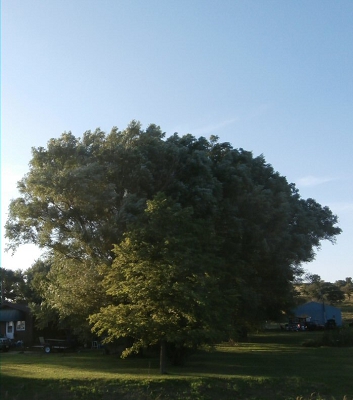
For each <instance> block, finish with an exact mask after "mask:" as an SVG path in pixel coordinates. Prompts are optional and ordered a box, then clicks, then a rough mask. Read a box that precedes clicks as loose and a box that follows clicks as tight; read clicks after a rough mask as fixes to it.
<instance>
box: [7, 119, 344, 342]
mask: <svg viewBox="0 0 353 400" xmlns="http://www.w3.org/2000/svg"><path fill="white" fill-rule="evenodd" d="M19 191H20V197H19V198H17V199H15V200H13V201H12V202H11V205H10V209H9V218H8V221H7V223H6V236H7V238H8V239H9V243H10V245H9V249H12V250H15V249H16V247H17V246H19V245H21V244H23V243H34V244H36V245H38V246H40V247H42V248H44V249H46V250H47V251H48V252H49V258H50V263H51V271H50V274H49V275H48V280H49V281H50V282H49V284H48V286H47V291H46V295H45V298H46V301H47V302H48V304H51V305H52V306H53V307H55V309H56V310H58V312H59V314H60V315H61V316H62V317H65V318H66V319H70V318H73V320H74V319H75V318H76V317H75V315H77V313H78V312H81V310H82V313H83V314H82V317H84V318H87V317H89V316H92V318H91V321H92V323H94V324H95V329H96V330H98V331H99V332H103V331H104V330H106V332H110V333H109V336H110V337H111V338H114V337H117V336H119V335H121V336H124V335H126V332H127V330H128V329H130V328H128V324H135V325H134V329H133V333H134V335H133V336H134V337H135V340H136V343H137V342H138V341H139V340H140V341H141V343H142V342H143V343H145V342H146V341H147V342H150V343H152V342H154V341H155V340H161V339H163V338H165V339H166V340H175V341H176V340H180V341H182V340H184V341H186V342H187V341H189V340H190V337H191V335H194V338H193V340H192V342H193V343H196V342H197V340H200V341H202V340H206V338H211V337H213V336H214V337H216V336H218V334H219V333H220V332H223V333H225V332H229V329H230V326H231V327H233V328H234V327H235V326H237V327H239V326H243V327H247V326H251V325H252V324H255V323H257V322H259V321H263V320H265V319H268V318H274V317H276V315H278V314H279V313H280V312H281V311H282V310H283V309H285V308H286V307H289V306H290V305H291V302H292V300H293V296H292V295H293V291H292V282H293V281H294V280H295V279H296V278H297V277H298V276H300V275H301V274H302V272H303V271H302V269H301V264H302V263H303V262H308V261H311V260H312V259H313V258H314V257H315V251H316V249H318V248H319V247H320V243H321V241H322V240H329V241H331V242H334V240H335V236H336V235H338V234H339V233H340V229H339V228H338V227H337V217H336V216H335V215H333V214H332V212H331V210H330V209H329V208H328V207H323V206H321V205H320V204H318V203H317V202H316V201H315V200H313V199H307V200H305V199H302V198H301V197H300V195H299V192H298V190H297V189H296V187H295V185H294V184H291V183H288V182H287V180H286V178H285V177H283V176H281V175H280V174H279V173H278V172H276V171H275V170H274V169H273V168H272V166H271V165H270V164H267V163H266V161H265V159H264V157H263V156H262V155H261V156H258V157H254V156H253V155H252V153H251V152H248V151H245V150H243V149H234V148H233V147H232V146H231V145H230V144H229V143H220V142H219V141H218V138H217V137H215V136H212V137H211V138H210V140H206V139H205V138H203V137H200V138H195V137H194V136H192V135H189V134H188V135H185V136H181V137H180V136H179V135H178V134H174V135H172V136H170V137H168V138H165V134H164V133H163V132H162V131H161V129H160V128H159V127H158V126H156V125H150V126H149V127H148V128H147V129H146V130H143V129H142V128H141V126H140V124H139V123H137V122H135V121H133V122H132V123H131V124H130V125H129V126H128V127H127V128H126V129H125V130H123V131H119V130H118V129H117V128H113V129H112V131H111V132H110V133H109V134H105V133H104V132H102V131H101V130H99V129H97V130H96V131H95V132H90V131H88V132H85V133H84V135H83V136H82V138H76V137H75V136H73V135H72V134H71V133H70V132H69V133H64V134H62V135H61V137H60V138H58V139H51V140H50V141H49V142H48V145H47V147H46V148H43V147H40V148H33V149H32V160H31V163H30V169H29V172H28V174H27V175H26V176H25V177H24V178H23V179H22V180H21V181H20V182H19ZM166 238H167V239H166ZM70 277H73V279H74V280H78V279H82V281H83V283H82V285H83V287H85V290H87V291H88V292H90V293H91V294H92V295H91V297H90V298H87V296H86V295H85V294H84V293H83V291H80V290H79V288H77V290H75V289H74V286H73V281H72V280H70ZM140 281H143V282H144V289H143V291H144V293H145V302H146V305H148V310H145V311H144V310H142V309H141V310H138V306H139V305H140V306H142V297H141V296H139V292H138V291H136V288H134V287H133V286H134V285H136V282H140ZM85 285H86V286H85ZM53 288H55V290H54V289H53ZM170 292H172V293H173V296H170ZM153 296H155V297H153ZM186 299H187V300H186ZM188 301H189V302H190V308H185V305H183V303H187V302H188ZM87 302H88V303H87ZM84 304H86V305H87V307H84V306H83V305H84ZM167 310H173V311H170V312H169V311H167ZM117 311H118V312H119V317H118V318H117V319H114V318H109V315H112V314H110V313H116V312H117ZM206 311H207V312H206ZM220 312H221V313H222V314H220V315H222V318H218V317H217V313H220ZM148 313H150V314H151V315H155V316H156V317H155V319H154V320H153V323H152V322H151V321H149V323H147V322H146V323H145V322H144V321H146V320H147V319H148V315H149V314H148ZM168 313H169V314H168ZM134 315H136V320H135V321H134V322H133V319H134V318H133V316H134ZM123 316H124V318H123ZM123 320H124V321H125V322H124V321H123ZM109 321H110V322H109ZM138 325H140V326H138ZM131 329H132V328H131ZM157 330H158V332H159V333H158V335H157V333H156V332H157ZM172 332H174V335H175V336H173V335H172ZM188 332H189V333H188ZM196 332H197V334H196ZM142 333H143V334H142ZM152 337H153V338H154V339H153V340H152ZM197 337H198V338H199V339H197Z"/></svg>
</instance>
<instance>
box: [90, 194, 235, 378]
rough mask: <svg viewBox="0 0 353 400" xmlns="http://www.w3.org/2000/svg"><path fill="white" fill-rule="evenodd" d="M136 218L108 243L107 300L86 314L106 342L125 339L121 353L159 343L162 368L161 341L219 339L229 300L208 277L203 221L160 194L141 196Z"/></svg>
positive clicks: (207, 230) (215, 263)
mask: <svg viewBox="0 0 353 400" xmlns="http://www.w3.org/2000/svg"><path fill="white" fill-rule="evenodd" d="M142 220H143V221H141V220H140V221H138V223H136V224H135V226H134V227H133V228H132V229H130V230H129V231H128V232H127V233H126V235H125V238H124V240H123V241H122V242H121V243H120V244H119V245H117V246H115V251H114V252H115V255H116V258H115V260H114V262H113V265H112V267H111V268H109V270H108V271H106V274H105V278H104V280H103V285H104V286H105V287H106V290H107V294H108V295H110V296H111V298H112V302H111V304H110V305H109V306H107V307H103V308H101V310H100V312H99V313H97V314H95V315H92V316H91V317H90V321H91V323H92V324H93V330H94V331H95V332H96V333H97V334H98V335H100V336H105V337H106V341H112V340H114V339H118V338H122V337H125V338H126V337H130V338H133V345H132V346H131V347H129V348H127V349H126V350H125V351H124V352H123V354H122V356H123V357H124V356H127V355H128V354H130V353H132V352H137V351H139V350H140V349H141V348H142V347H145V346H150V345H155V344H157V343H159V344H160V369H161V373H165V372H166V356H165V354H166V353H165V352H166V345H167V344H168V343H171V344H173V345H174V346H175V347H177V348H178V347H179V348H185V347H195V346H198V345H199V344H201V343H205V342H206V343H207V342H214V341H215V340H217V339H220V338H221V335H222V334H224V332H226V331H227V330H229V329H230V326H231V321H230V316H231V315H232V312H231V307H232V306H233V307H234V304H233V305H232V304H230V301H229V299H230V298H232V297H231V296H227V297H225V294H224V293H222V288H221V287H220V284H219V283H220V282H221V280H219V279H217V278H215V276H217V274H215V273H214V271H213V270H214V269H215V268H220V269H221V265H220V261H219V260H218V259H217V258H216V256H215V255H214V254H216V251H214V250H215V246H216V245H217V242H216V240H215V238H214V234H213V229H212V226H210V224H209V223H208V222H207V221H205V220H199V219H197V218H194V217H193V211H192V208H190V207H188V208H184V209H183V208H182V207H181V206H180V204H178V203H175V202H174V201H173V200H171V199H170V198H167V197H166V196H164V195H163V194H162V193H159V194H157V195H156V196H155V198H154V199H153V200H151V201H148V202H147V207H146V211H145V214H144V216H143V217H142ZM219 275H220V274H219Z"/></svg>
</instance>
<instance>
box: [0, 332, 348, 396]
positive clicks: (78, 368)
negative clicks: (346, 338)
mask: <svg viewBox="0 0 353 400" xmlns="http://www.w3.org/2000/svg"><path fill="white" fill-rule="evenodd" d="M315 335H319V333H315V332H313V333H309V332H307V333H292V332H285V333H283V332H276V333H267V334H259V335H254V336H252V337H250V342H249V343H238V344H234V345H230V344H228V343H224V344H220V345H218V346H217V347H216V348H215V349H214V350H213V351H211V352H206V351H205V352H198V353H195V354H194V355H193V356H192V357H190V359H189V361H188V363H187V365H186V366H185V367H173V366H169V367H168V375H165V376H161V375H160V374H159V366H158V358H157V357H156V358H148V357H144V358H129V359H126V360H122V359H120V358H118V357H117V356H106V355H103V354H102V353H101V352H99V351H90V352H82V353H67V354H55V353H53V354H49V355H48V354H42V353H27V354H26V353H24V354H15V353H13V352H10V353H8V354H2V355H1V400H3V399H10V400H13V399H16V400H22V399H31V398H33V399H38V400H41V399H43V400H44V399H47V398H48V393H49V392H50V391H54V392H55V394H56V397H51V398H55V400H64V399H65V400H71V399H85V400H86V399H91V400H96V399H104V400H112V399H116V398H124V399H133V400H139V399H151V400H152V399H155V400H157V399H158V400H162V399H174V400H175V399H183V400H184V399H185V400H186V399H190V400H191V399H199V400H203V399H204V400H207V399H209V400H213V399H229V398H236V399H248V398H252V399H254V400H255V399H258V400H260V399H271V400H276V399H277V400H279V399H294V400H296V398H297V397H300V396H302V399H309V398H310V396H311V394H312V393H315V395H313V396H312V397H311V399H319V398H320V399H330V400H332V398H333V397H334V398H335V399H336V400H342V399H343V396H344V395H347V396H348V397H347V400H352V399H353V379H352V377H353V365H352V359H353V348H329V347H319V348H317V347H315V348H306V347H303V346H302V342H303V341H304V340H306V339H307V338H308V337H315ZM31 396H32V397H31ZM49 398H50V397H49Z"/></svg>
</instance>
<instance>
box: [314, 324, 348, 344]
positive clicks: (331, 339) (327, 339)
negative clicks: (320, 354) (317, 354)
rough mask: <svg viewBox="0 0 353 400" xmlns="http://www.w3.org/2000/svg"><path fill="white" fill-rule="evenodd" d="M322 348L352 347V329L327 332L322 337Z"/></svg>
mask: <svg viewBox="0 0 353 400" xmlns="http://www.w3.org/2000/svg"><path fill="white" fill-rule="evenodd" d="M321 344H322V345H323V346H337V347H346V346H353V328H352V327H343V328H337V329H332V330H327V331H325V332H324V333H323V335H322V343H321Z"/></svg>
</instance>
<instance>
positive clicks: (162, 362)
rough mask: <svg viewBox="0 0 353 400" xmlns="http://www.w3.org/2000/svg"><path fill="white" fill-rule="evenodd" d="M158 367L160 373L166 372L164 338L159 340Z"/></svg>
mask: <svg viewBox="0 0 353 400" xmlns="http://www.w3.org/2000/svg"><path fill="white" fill-rule="evenodd" d="M159 367H160V371H161V374H166V373H167V354H166V343H165V340H161V350H160V354H159Z"/></svg>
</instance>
